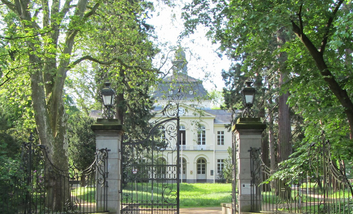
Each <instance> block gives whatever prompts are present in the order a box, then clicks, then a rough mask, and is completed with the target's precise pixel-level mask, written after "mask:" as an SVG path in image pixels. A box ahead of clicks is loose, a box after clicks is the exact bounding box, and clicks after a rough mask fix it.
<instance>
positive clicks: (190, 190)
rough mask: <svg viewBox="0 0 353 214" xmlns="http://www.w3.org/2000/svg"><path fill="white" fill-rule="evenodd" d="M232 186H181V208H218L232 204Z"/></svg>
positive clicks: (206, 184) (199, 184)
mask: <svg viewBox="0 0 353 214" xmlns="http://www.w3.org/2000/svg"><path fill="white" fill-rule="evenodd" d="M231 194H232V184H210V183H204V184H201V183H195V184H185V183H183V184H180V207H218V206H220V205H221V203H231V201H232V195H231Z"/></svg>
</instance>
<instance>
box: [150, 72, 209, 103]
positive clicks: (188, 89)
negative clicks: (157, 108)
mask: <svg viewBox="0 0 353 214" xmlns="http://www.w3.org/2000/svg"><path fill="white" fill-rule="evenodd" d="M179 88H180V89H181V92H182V93H183V99H186V100H192V99H197V98H198V99H208V96H207V91H206V89H205V88H204V87H203V85H202V81H200V80H197V79H195V78H192V77H190V76H188V75H186V74H182V73H177V74H174V75H172V76H169V77H166V78H165V79H163V81H161V83H160V84H158V86H157V89H156V90H155V91H154V93H153V96H154V97H155V98H156V99H157V100H159V99H160V100H166V99H168V96H170V92H171V91H172V92H173V94H176V93H177V92H178V90H179Z"/></svg>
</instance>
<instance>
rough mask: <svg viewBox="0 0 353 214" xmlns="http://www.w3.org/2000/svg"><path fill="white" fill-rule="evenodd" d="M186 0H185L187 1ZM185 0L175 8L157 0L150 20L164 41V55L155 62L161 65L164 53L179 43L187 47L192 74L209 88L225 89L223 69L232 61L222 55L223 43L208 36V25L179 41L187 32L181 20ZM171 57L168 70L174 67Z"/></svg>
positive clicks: (160, 41)
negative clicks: (220, 55)
mask: <svg viewBox="0 0 353 214" xmlns="http://www.w3.org/2000/svg"><path fill="white" fill-rule="evenodd" d="M184 2H185V1H184ZM184 2H183V0H179V2H176V3H177V5H176V6H175V7H174V8H170V7H168V6H166V5H164V4H163V3H161V2H160V1H159V2H155V3H154V4H155V12H154V13H153V14H152V15H153V16H152V18H151V19H150V20H149V21H148V23H149V24H152V25H154V27H155V32H156V34H157V36H158V40H157V42H158V43H162V44H163V45H162V46H159V47H160V48H161V50H162V51H161V54H159V55H157V56H156V58H155V62H154V63H155V64H156V65H157V66H158V67H159V65H161V64H162V62H163V60H161V57H162V55H163V54H164V55H167V54H168V52H170V51H171V50H172V48H175V47H177V46H178V45H179V44H180V45H181V46H182V47H183V48H185V49H186V50H185V54H186V60H187V61H188V65H187V66H188V75H189V76H191V77H194V78H197V79H200V80H203V83H204V84H203V85H204V87H205V88H206V90H208V91H211V90H217V91H221V90H222V88H223V87H224V82H223V80H222V76H221V72H222V69H224V70H228V69H229V67H230V64H231V62H230V61H229V60H228V59H227V58H226V57H225V56H224V57H223V58H222V59H221V58H219V57H218V54H217V53H216V50H217V48H218V46H219V45H217V44H213V45H212V44H211V41H208V40H207V38H206V37H205V36H204V35H205V33H206V29H205V28H201V27H200V28H199V29H198V33H196V34H194V35H191V36H189V37H188V38H184V39H182V40H178V37H179V35H180V33H181V32H182V31H183V20H182V19H181V11H182V10H181V8H182V5H183V4H184ZM173 53H174V52H171V53H169V57H170V58H171V59H173ZM171 66H172V64H171V60H168V63H167V64H166V65H164V66H163V68H162V69H161V70H162V71H163V72H166V71H168V70H169V68H171Z"/></svg>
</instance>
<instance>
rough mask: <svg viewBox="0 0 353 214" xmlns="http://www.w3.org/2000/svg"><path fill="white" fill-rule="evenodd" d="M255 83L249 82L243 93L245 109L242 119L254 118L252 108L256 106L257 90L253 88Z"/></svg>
mask: <svg viewBox="0 0 353 214" xmlns="http://www.w3.org/2000/svg"><path fill="white" fill-rule="evenodd" d="M252 83H253V82H251V81H247V82H246V87H245V88H244V89H243V90H242V91H241V95H242V96H243V105H244V107H245V109H244V111H243V115H242V117H254V114H253V111H252V110H251V107H252V106H253V105H254V100H255V88H253V87H251V84H252Z"/></svg>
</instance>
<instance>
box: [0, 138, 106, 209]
mask: <svg viewBox="0 0 353 214" xmlns="http://www.w3.org/2000/svg"><path fill="white" fill-rule="evenodd" d="M34 142H35V140H34V138H33V136H32V135H31V137H30V138H29V142H28V143H24V144H23V147H22V154H21V161H20V164H19V167H18V168H16V169H9V170H17V171H18V173H17V174H16V176H14V177H11V178H9V179H7V180H6V181H3V182H1V183H0V184H1V187H0V188H1V191H0V213H6V214H27V213H31V214H32V213H35V214H36V213H38V214H39V213H40V214H47V213H48V214H49V213H55V214H59V213H93V212H94V213H101V212H108V210H107V204H106V201H107V191H106V189H107V187H108V183H107V181H106V178H107V176H108V170H107V164H108V163H107V157H108V150H107V149H101V150H99V151H97V152H96V154H95V160H94V161H93V163H92V164H91V165H90V166H89V167H88V168H87V169H85V170H78V169H76V168H75V167H74V166H70V167H69V168H68V169H67V170H61V169H60V168H58V167H57V166H54V165H53V164H52V163H51V162H50V160H49V158H48V154H47V151H46V148H45V147H44V146H42V145H34Z"/></svg>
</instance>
